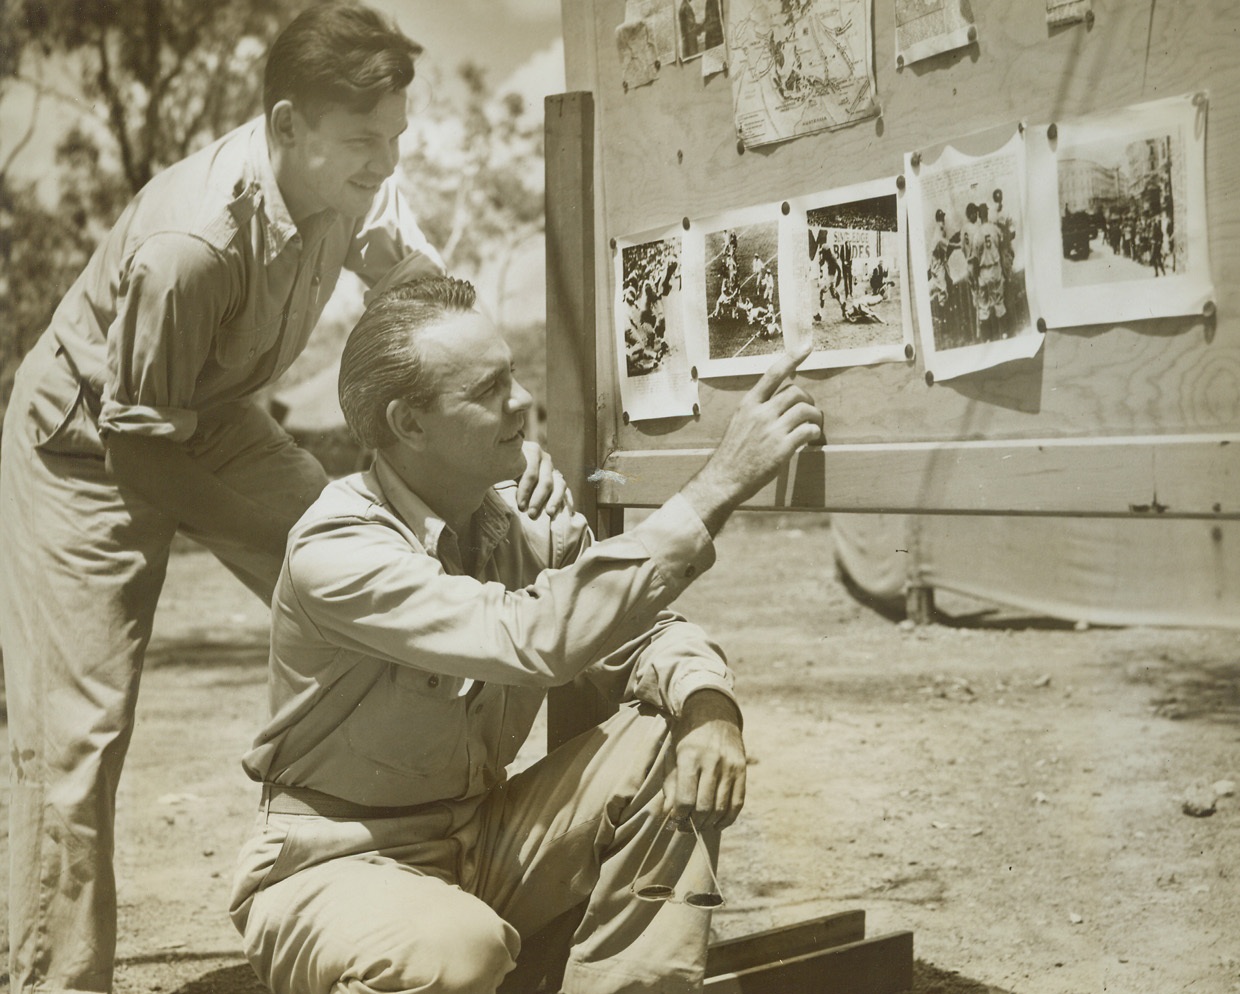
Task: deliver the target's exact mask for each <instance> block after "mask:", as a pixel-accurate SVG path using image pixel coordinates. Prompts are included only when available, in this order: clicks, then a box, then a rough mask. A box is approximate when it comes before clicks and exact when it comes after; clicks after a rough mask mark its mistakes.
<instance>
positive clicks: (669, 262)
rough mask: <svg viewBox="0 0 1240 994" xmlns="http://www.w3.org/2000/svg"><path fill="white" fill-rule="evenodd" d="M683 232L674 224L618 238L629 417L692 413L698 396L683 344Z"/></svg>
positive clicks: (615, 307)
mask: <svg viewBox="0 0 1240 994" xmlns="http://www.w3.org/2000/svg"><path fill="white" fill-rule="evenodd" d="M682 234H683V232H682V231H681V230H680V226H679V225H677V226H676V227H675V228H674V229H660V230H651V231H645V232H642V233H640V234H637V235H633V236H632V237H626V238H623V239H617V240H616V251H615V253H614V258H613V273H614V276H615V281H616V282H615V293H614V294H613V299H612V314H613V320H614V322H615V324H614V335H615V345H614V347H615V355H616V362H617V370H618V371H619V373H620V377H619V379H620V399H621V403H622V404H623V406H624V413H625V415H626V416H627V417H628V418H629V419H630V420H632V421H641V420H650V419H654V418H667V417H674V416H677V415H683V414H690V413H692V411H693V405H694V404H695V403H696V402H697V384H696V381H695V380H694V379H693V377H692V375H691V374H690V368H691V363H690V360H689V356H688V350H687V348H686V344H685V305H686V299H685V294H684V290H683V288H684V267H685V259H684V244H683V241H682V238H681V235H682Z"/></svg>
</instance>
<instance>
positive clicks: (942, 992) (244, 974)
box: [172, 960, 1011, 994]
mask: <svg viewBox="0 0 1240 994" xmlns="http://www.w3.org/2000/svg"><path fill="white" fill-rule="evenodd" d="M172 994H268V992H267V988H265V987H263V985H262V984H260V983H259V982H258V981H257V980H256V979H255V977H254V971H252V970H251V969H250V968H249V967H248V966H245V965H241V966H226V967H221V968H219V969H216V970H212V971H210V972H209V973H205V974H203V975H202V976H201V977H197V978H196V979H194V980H191V981H190V982H189V983H187V984H185V985H183V986H181V987H178V988H176V990H175V991H173V992H172ZM787 994H797V992H795V991H788V992H787ZM909 994H1011V992H1010V991H1008V990H1006V989H1005V988H1002V987H995V986H993V985H991V984H986V983H983V982H982V981H980V980H972V979H970V978H969V977H964V976H961V975H960V974H959V973H956V972H955V971H954V970H944V969H941V968H940V967H937V966H935V965H934V964H932V963H927V962H925V960H916V961H915V962H914V963H913V986H912V987H911V988H909Z"/></svg>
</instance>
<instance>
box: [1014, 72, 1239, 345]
mask: <svg viewBox="0 0 1240 994" xmlns="http://www.w3.org/2000/svg"><path fill="white" fill-rule="evenodd" d="M1206 106H1207V105H1206V103H1205V101H1204V100H1201V99H1198V97H1197V96H1196V95H1194V94H1184V95H1181V96H1177V97H1168V98H1167V99H1164V100H1155V101H1150V102H1149V103H1144V104H1134V105H1132V106H1130V107H1122V108H1118V109H1116V110H1110V111H1107V112H1105V113H1101V114H1095V115H1093V116H1090V117H1083V118H1079V119H1076V120H1065V121H1060V122H1058V124H1057V125H1056V126H1055V128H1054V131H1052V130H1051V128H1050V126H1039V127H1036V128H1031V129H1030V130H1029V133H1028V135H1027V142H1028V152H1029V154H1028V181H1029V201H1030V203H1039V204H1046V205H1047V209H1046V210H1045V211H1039V212H1037V213H1034V214H1031V216H1030V218H1029V239H1030V241H1029V244H1030V246H1031V248H1030V251H1031V254H1032V256H1033V258H1034V260H1035V263H1036V264H1035V267H1034V275H1035V276H1036V277H1037V282H1038V287H1037V295H1036V297H1037V301H1038V311H1039V313H1038V315H1037V316H1038V317H1040V318H1042V319H1044V320H1045V321H1046V323H1047V325H1048V326H1049V327H1052V328H1062V327H1072V326H1080V325H1089V324H1106V323H1109V322H1114V321H1146V320H1149V319H1150V318H1158V317H1170V316H1172V315H1181V314H1199V313H1201V312H1202V309H1203V308H1204V307H1206V306H1207V305H1208V303H1209V302H1210V301H1211V300H1213V298H1214V286H1213V277H1212V275H1211V270H1210V237H1209V235H1210V232H1209V227H1210V221H1211V216H1210V214H1209V213H1208V212H1207V210H1206V183H1205V117H1204V114H1205V108H1206ZM1051 204H1054V205H1055V213H1053V214H1052V213H1051V210H1050V205H1051Z"/></svg>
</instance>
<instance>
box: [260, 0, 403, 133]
mask: <svg viewBox="0 0 1240 994" xmlns="http://www.w3.org/2000/svg"><path fill="white" fill-rule="evenodd" d="M421 51H422V46H421V45H419V44H418V43H417V42H415V41H413V40H411V39H410V38H407V37H406V36H405V35H404V34H403V33H402V32H401V31H400V29H399V28H397V27H396V26H395V25H394V24H392V23H391V22H390V21H388V20H387V19H386V18H384V17H383V16H382V15H381V14H379V13H376V12H375V11H373V10H371V9H370V8H369V7H364V6H362V5H361V4H357V3H349V2H342V0H335V2H331V3H324V4H319V5H318V6H315V7H311V8H310V9H309V10H306V11H304V12H303V13H301V14H299V15H298V16H297V17H295V18H294V19H293V21H292V22H291V23H290V24H289V26H288V27H286V28H285V29H284V30H283V31H282V32H281V33H280V35H279V37H277V38H276V40H275V41H274V42H273V43H272V45H271V51H269V52H268V53H267V68H266V72H265V74H264V77H263V109H264V110H265V111H266V113H267V114H270V113H271V108H272V107H274V106H275V105H276V103H277V102H278V101H280V100H291V101H292V102H293V105H294V106H295V107H296V108H297V109H298V110H299V111H300V112H301V113H302V114H304V115H305V116H306V117H307V118H308V119H309V120H310V121H311V122H312V123H315V124H317V123H318V120H319V117H320V116H321V115H322V113H323V111H324V110H326V109H327V107H328V106H329V105H332V104H339V105H341V106H343V107H346V108H347V109H349V110H352V111H357V112H360V113H367V112H368V111H370V110H372V109H373V108H374V106H375V104H376V103H378V101H379V98H380V97H381V96H383V95H384V94H385V93H399V92H400V91H401V90H403V89H404V88H405V87H407V86H408V85H409V84H410V83H411V82H413V60H414V59H415V58H416V57H417V56H418V54H419V53H421Z"/></svg>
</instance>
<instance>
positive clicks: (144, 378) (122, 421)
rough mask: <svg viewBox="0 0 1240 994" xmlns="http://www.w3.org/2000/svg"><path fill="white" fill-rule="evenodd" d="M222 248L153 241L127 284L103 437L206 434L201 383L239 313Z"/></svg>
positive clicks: (114, 333) (186, 239)
mask: <svg viewBox="0 0 1240 994" xmlns="http://www.w3.org/2000/svg"><path fill="white" fill-rule="evenodd" d="M234 282H235V281H234V280H233V279H232V278H231V277H230V276H229V273H228V270H227V266H226V264H225V263H224V262H223V260H222V259H221V257H220V256H219V254H218V253H217V252H216V250H215V249H214V248H212V247H211V246H210V245H208V244H207V243H206V242H204V241H202V240H201V239H198V238H195V237H193V236H191V235H186V234H180V233H173V232H170V233H166V234H157V235H153V236H152V237H150V238H149V239H147V240H146V241H145V242H144V243H143V244H142V245H141V246H140V247H139V248H138V250H137V251H136V252H135V253H134V255H133V256H132V258H131V259H130V261H129V264H128V266H126V268H125V271H124V273H123V274H122V276H121V282H120V286H119V288H118V293H117V313H116V319H115V320H114V321H113V323H112V325H111V327H110V328H109V329H108V345H107V378H106V381H105V384H104V390H103V399H102V410H101V413H100V417H99V427H100V430H101V431H103V432H105V433H107V432H117V433H126V434H133V435H145V436H149V437H153V438H166V439H169V440H171V441H176V442H181V441H185V440H186V439H188V438H189V437H190V436H191V435H193V433H194V431H195V430H196V428H197V427H198V413H197V411H195V410H194V408H193V406H192V404H193V397H194V389H195V384H196V382H197V380H198V375H199V373H200V372H201V371H202V368H203V366H204V365H205V364H206V361H207V358H208V357H209V356H210V354H211V349H212V347H213V343H214V339H215V336H216V333H217V331H218V329H219V327H220V325H221V323H222V321H223V320H224V318H225V315H226V314H227V312H228V308H229V307H230V306H231V300H232V297H233V290H234V287H233V283H234Z"/></svg>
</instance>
